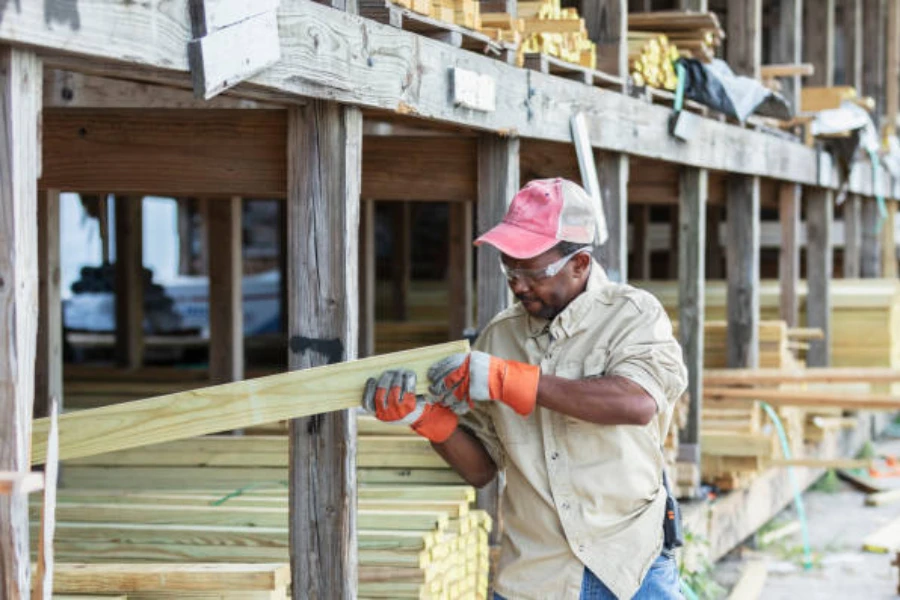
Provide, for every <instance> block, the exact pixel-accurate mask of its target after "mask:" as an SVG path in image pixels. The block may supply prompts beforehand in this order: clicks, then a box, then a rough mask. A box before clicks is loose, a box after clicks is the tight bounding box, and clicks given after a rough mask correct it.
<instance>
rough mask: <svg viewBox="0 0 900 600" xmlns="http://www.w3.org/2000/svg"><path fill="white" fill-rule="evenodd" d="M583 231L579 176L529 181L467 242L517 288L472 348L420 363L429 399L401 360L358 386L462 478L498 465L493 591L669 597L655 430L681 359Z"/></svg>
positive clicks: (513, 596)
mask: <svg viewBox="0 0 900 600" xmlns="http://www.w3.org/2000/svg"><path fill="white" fill-rule="evenodd" d="M595 235H596V217H595V214H594V212H593V203H592V202H591V199H590V197H589V196H588V195H587V194H586V193H585V191H584V190H583V189H581V188H580V187H579V186H577V185H576V184H574V183H572V182H570V181H565V180H562V179H547V180H538V181H532V182H531V183H529V184H528V185H527V186H525V187H524V188H523V189H522V190H520V191H519V193H518V194H516V196H515V198H513V200H512V203H511V205H510V207H509V211H508V212H507V214H506V217H505V218H504V219H503V222H502V223H500V224H499V225H497V226H496V227H495V228H493V229H492V230H490V231H488V232H487V233H486V234H485V235H483V236H482V237H481V238H479V239H478V240H477V241H476V244H484V243H487V244H491V245H493V246H494V247H496V248H497V249H499V250H500V252H501V266H502V269H503V272H504V273H505V275H506V277H507V280H508V282H509V286H510V289H511V290H512V291H513V293H514V294H515V296H516V299H517V300H518V302H517V303H516V304H515V305H514V306H512V307H511V308H509V309H507V310H504V311H503V312H501V313H500V314H499V315H497V316H496V317H495V318H494V319H493V320H492V321H491V323H490V324H489V325H488V326H487V327H486V328H485V330H484V331H483V332H482V333H481V335H480V337H479V338H478V340H477V342H476V343H475V351H473V352H472V353H470V354H462V355H456V356H451V357H449V358H448V359H445V360H443V361H440V362H439V363H436V364H435V365H433V366H432V367H431V369H430V370H429V374H428V375H429V379H430V380H431V386H430V388H429V389H430V391H431V392H432V394H433V395H434V396H433V398H430V401H429V402H425V401H423V398H421V397H420V398H418V399H417V398H416V396H415V391H414V390H415V376H414V374H412V373H411V372H409V371H403V370H399V371H389V372H387V373H385V374H383V375H382V377H381V378H380V379H379V381H378V382H377V384H376V382H375V381H370V382H369V385H368V386H367V390H366V394H365V396H364V403H365V404H366V406H367V407H368V408H369V410H370V411H372V412H375V413H376V415H377V416H378V418H380V419H382V420H385V421H393V422H400V423H407V424H411V425H412V427H413V429H415V430H416V431H417V432H418V433H420V434H421V435H424V436H425V437H427V438H429V439H430V440H432V443H433V444H434V448H435V449H436V450H437V452H438V453H439V454H440V455H441V456H443V457H444V459H445V460H446V461H447V462H448V463H450V465H452V466H453V468H454V469H455V470H456V471H457V472H458V473H459V474H460V475H461V476H462V477H463V478H464V479H465V480H466V481H468V482H469V483H470V484H472V485H474V486H479V487H480V486H483V485H485V484H487V483H488V482H490V481H491V480H492V479H493V478H494V476H495V475H496V474H497V472H498V470H501V469H503V470H505V472H506V487H505V490H504V493H503V508H502V510H503V519H504V522H505V532H504V536H503V539H502V543H501V554H500V559H499V565H498V570H497V577H496V579H495V585H494V588H495V590H496V592H497V598H500V599H509V600H519V599H535V600H545V599H548V598H567V599H568V598H572V599H577V598H581V599H583V600H589V599H590V600H594V599H601V598H603V599H606V598H622V599H627V598H638V599H642V600H643V599H651V598H652V599H667V598H681V597H682V596H681V593H680V590H679V582H678V574H677V568H676V564H675V560H674V558H672V556H671V552H669V551H667V550H666V549H665V548H664V544H663V520H664V516H665V504H666V499H667V495H666V491H665V488H664V485H663V467H664V459H663V454H662V443H663V440H664V439H665V435H666V431H667V429H668V427H669V422H670V420H671V416H672V411H673V406H674V402H675V401H676V399H677V398H678V397H679V396H680V395H681V394H682V393H683V392H684V389H685V387H686V379H687V374H686V369H685V367H684V363H683V360H682V355H681V349H680V347H679V345H678V343H677V342H676V341H675V339H674V338H673V336H672V327H671V323H670V322H669V319H668V317H667V316H666V314H665V312H664V311H663V308H662V306H660V304H659V302H658V301H657V300H656V299H655V298H653V297H652V296H651V295H649V294H648V293H646V292H643V291H640V290H637V289H635V288H632V287H630V286H627V285H621V284H615V283H612V282H610V281H609V280H608V279H607V277H606V275H605V273H604V272H603V269H602V268H601V267H600V265H599V264H597V263H596V262H594V261H593V260H592V258H591V253H590V251H591V245H592V243H593V242H594V240H595ZM457 414H460V415H461V416H460V417H459V418H457Z"/></svg>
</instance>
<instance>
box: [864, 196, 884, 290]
mask: <svg viewBox="0 0 900 600" xmlns="http://www.w3.org/2000/svg"><path fill="white" fill-rule="evenodd" d="M861 213H862V219H861V220H862V224H861V227H862V233H861V235H862V248H861V249H860V255H861V256H860V261H861V264H860V267H859V275H860V277H863V278H869V279H872V278H876V277H881V238H880V236H879V235H878V233H879V221H880V217H879V213H878V203H877V201H876V200H875V198H863V201H862V210H861Z"/></svg>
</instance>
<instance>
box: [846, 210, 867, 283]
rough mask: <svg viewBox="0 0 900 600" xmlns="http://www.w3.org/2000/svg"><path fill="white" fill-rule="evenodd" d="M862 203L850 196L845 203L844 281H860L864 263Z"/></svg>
mask: <svg viewBox="0 0 900 600" xmlns="http://www.w3.org/2000/svg"><path fill="white" fill-rule="evenodd" d="M862 201H863V199H862V198H860V197H859V196H857V195H856V194H850V195H849V196H848V197H847V199H846V200H845V201H844V256H843V260H842V264H843V271H844V273H843V274H844V279H859V276H860V264H861V261H862V256H861V252H862Z"/></svg>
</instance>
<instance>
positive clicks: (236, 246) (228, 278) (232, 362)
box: [207, 196, 244, 383]
mask: <svg viewBox="0 0 900 600" xmlns="http://www.w3.org/2000/svg"><path fill="white" fill-rule="evenodd" d="M242 204H243V203H242V200H241V198H240V197H238V196H236V197H232V198H228V199H224V198H222V199H215V200H211V201H210V203H209V213H208V216H209V236H208V237H207V243H208V244H209V252H208V253H207V254H208V255H209V378H210V380H211V381H212V383H228V382H231V381H240V380H242V379H243V378H244V294H243V278H244V264H243V263H244V261H243V252H242V246H243V245H242V243H241V242H242V240H243V235H242V231H241V207H242Z"/></svg>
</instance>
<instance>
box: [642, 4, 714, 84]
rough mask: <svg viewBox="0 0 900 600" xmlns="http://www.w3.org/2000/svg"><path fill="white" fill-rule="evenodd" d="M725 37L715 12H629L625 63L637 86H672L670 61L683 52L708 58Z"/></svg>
mask: <svg viewBox="0 0 900 600" xmlns="http://www.w3.org/2000/svg"><path fill="white" fill-rule="evenodd" d="M724 38H725V32H724V31H723V30H722V28H721V26H720V25H719V20H718V18H717V17H716V15H715V13H711V12H707V13H697V12H687V11H656V12H641V13H631V14H629V15H628V64H629V65H630V67H631V76H632V78H633V79H634V82H635V84H636V85H638V86H645V85H646V86H650V87H655V88H664V89H668V90H674V89H675V86H676V85H677V82H678V79H677V76H676V74H675V68H674V66H673V65H672V63H673V62H674V61H675V60H677V59H678V58H680V57H682V56H686V57H690V58H696V59H698V60H701V61H704V62H709V61H711V60H712V59H713V58H714V57H715V54H716V50H717V49H718V47H719V45H720V44H721V43H722V40H723V39H724Z"/></svg>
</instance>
